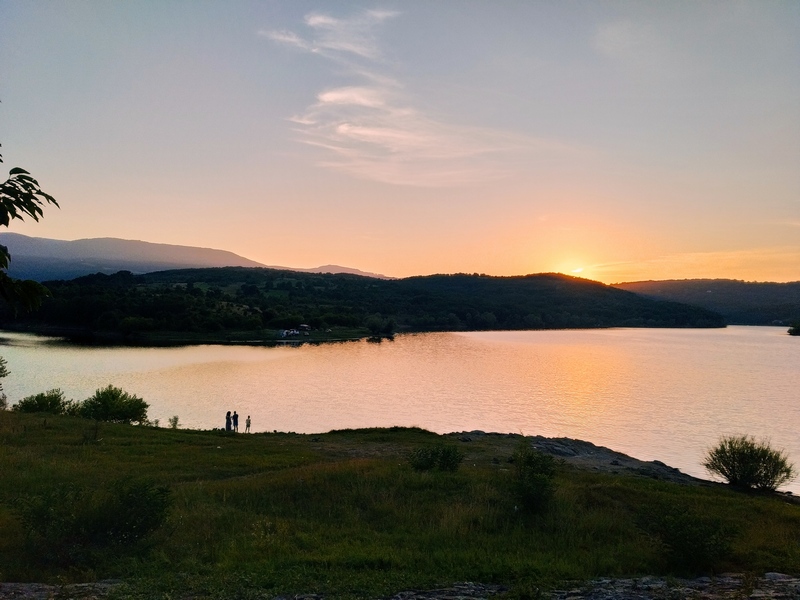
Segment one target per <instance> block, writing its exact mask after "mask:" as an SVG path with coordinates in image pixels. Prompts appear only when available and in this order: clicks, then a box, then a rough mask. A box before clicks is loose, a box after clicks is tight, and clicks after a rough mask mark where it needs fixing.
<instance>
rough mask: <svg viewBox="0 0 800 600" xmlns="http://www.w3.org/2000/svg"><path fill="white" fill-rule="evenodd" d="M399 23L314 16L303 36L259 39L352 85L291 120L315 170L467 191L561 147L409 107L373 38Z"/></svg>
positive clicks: (381, 17)
mask: <svg viewBox="0 0 800 600" xmlns="http://www.w3.org/2000/svg"><path fill="white" fill-rule="evenodd" d="M397 16H399V13H396V12H392V11H378V10H371V11H364V12H361V13H358V14H356V15H354V16H352V17H350V18H347V19H339V18H334V17H331V16H328V15H325V14H321V13H311V14H309V15H307V16H306V18H305V25H306V27H307V30H308V31H307V32H306V33H307V35H305V36H301V35H299V34H297V33H295V32H291V31H261V32H259V34H260V35H263V36H265V37H267V38H269V39H270V40H272V41H273V42H276V43H278V44H281V45H283V46H286V47H292V48H296V49H299V50H301V51H304V52H308V53H312V54H315V55H318V56H320V57H322V58H323V59H325V60H327V61H329V62H331V63H332V64H334V65H335V66H336V67H337V70H336V73H337V75H338V76H342V75H343V76H344V77H345V78H346V79H348V80H350V81H351V84H350V85H339V86H331V87H326V88H324V89H322V90H320V91H319V92H318V93H317V95H316V101H315V102H314V103H312V104H310V105H308V106H306V107H305V109H304V110H303V111H302V112H301V113H299V114H297V115H294V116H293V117H291V118H290V119H289V120H290V121H291V122H292V123H294V124H295V126H296V127H295V132H296V133H297V135H298V140H299V141H301V142H302V143H305V144H307V145H309V146H311V147H314V148H317V149H319V150H320V152H322V158H321V159H319V161H318V164H319V165H321V166H324V167H326V168H329V169H333V170H336V171H340V172H344V173H347V174H349V175H352V176H355V177H358V178H362V179H370V180H374V181H380V182H383V183H389V184H394V185H411V186H424V187H452V186H460V185H468V184H472V183H477V182H481V181H487V180H492V179H496V178H499V177H503V176H504V175H507V174H508V173H509V170H508V167H507V163H508V158H509V156H510V154H512V153H519V152H521V151H523V150H526V149H527V150H531V149H534V150H535V149H539V150H553V149H561V150H563V149H564V148H563V146H561V145H559V144H553V143H550V142H546V141H541V140H531V139H528V138H524V137H523V136H518V135H512V134H509V133H504V132H498V131H495V130H491V129H487V128H479V127H468V126H461V125H454V124H448V123H444V122H441V121H437V120H435V119H432V118H430V117H428V116H427V115H425V114H424V113H423V112H421V111H420V110H418V109H417V108H415V107H414V106H413V102H411V101H410V100H409V98H408V96H407V95H406V93H405V90H404V87H403V85H402V84H401V83H400V82H399V81H398V80H397V79H395V78H394V77H392V76H391V75H389V74H387V71H388V72H390V68H391V64H390V63H389V61H387V60H386V58H385V56H384V55H383V53H382V51H381V49H380V44H379V41H378V37H377V33H376V32H377V31H378V29H379V27H380V26H382V25H383V24H385V23H386V22H388V21H390V20H392V19H394V18H396V17H397Z"/></svg>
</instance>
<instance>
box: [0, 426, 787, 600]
mask: <svg viewBox="0 0 800 600" xmlns="http://www.w3.org/2000/svg"><path fill="white" fill-rule="evenodd" d="M473 440H474V441H472V442H469V443H462V442H459V441H458V440H457V438H455V437H452V436H438V435H435V434H433V433H430V432H427V431H423V430H419V429H399V428H398V429H372V430H357V431H341V432H330V433H325V434H319V435H297V434H288V433H273V434H256V435H244V434H238V435H233V434H225V433H223V432H216V431H190V430H170V429H157V428H151V427H134V426H126V425H111V424H96V423H94V422H91V421H86V420H82V419H78V418H69V417H53V416H46V415H42V414H18V413H11V412H2V411H0V581H43V582H47V581H62V582H66V581H93V580H98V579H107V578H119V579H123V580H124V581H125V582H126V585H125V586H124V587H123V588H122V590H123V591H121V592H119V593H120V594H122V595H124V596H125V597H141V598H152V597H163V598H168V597H169V598H181V597H193V598H250V597H253V598H255V597H274V596H276V595H279V594H297V593H324V594H327V595H328V596H329V597H352V598H359V597H372V598H375V597H380V596H385V595H390V594H392V593H395V592H397V591H400V590H404V589H421V588H429V587H436V586H442V585H447V584H450V583H453V582H457V581H475V582H482V583H501V584H504V585H507V586H509V588H510V592H509V595H510V596H512V597H519V598H523V597H531V596H532V595H534V592H535V590H536V589H539V588H547V587H548V586H552V585H555V584H556V583H557V582H559V581H562V580H565V579H587V578H592V577H597V576H632V575H642V574H651V575H696V574H700V573H719V572H723V571H739V572H742V571H744V572H753V573H763V572H765V571H781V572H787V573H795V574H796V573H800V505H797V504H792V503H788V502H786V500H785V499H783V498H781V497H778V496H768V495H755V494H744V493H740V492H734V491H731V490H729V489H727V488H726V487H724V486H719V485H716V486H685V485H683V486H682V485H677V484H670V483H665V482H660V481H655V480H652V479H647V478H640V477H632V476H622V475H617V476H614V475H604V474H598V473H591V472H588V471H580V470H577V469H573V468H569V467H567V466H565V465H561V466H559V467H558V468H557V470H556V474H555V476H554V479H553V484H554V487H553V490H554V491H553V495H552V498H551V500H550V501H549V502H547V503H546V504H544V505H543V506H541V507H538V508H536V509H534V510H527V509H525V507H524V505H523V504H522V503H521V501H520V497H519V496H518V493H517V489H518V488H517V485H516V470H515V465H514V464H510V463H509V462H508V459H509V457H510V456H512V454H513V453H514V452H515V450H516V449H517V448H518V447H519V444H520V443H521V442H522V440H523V438H521V436H512V435H487V436H482V437H480V438H473ZM442 444H444V445H446V446H451V445H452V446H457V447H458V449H459V450H460V451H461V452H463V453H464V460H463V462H462V463H461V465H460V467H459V469H458V470H457V471H455V472H447V471H437V470H433V471H422V472H419V471H415V470H413V469H412V468H411V465H410V463H409V460H408V457H409V454H410V453H411V452H412V451H413V450H415V449H418V448H422V447H437V446H439V445H442ZM126 519H127V520H126ZM150 530H152V531H150ZM147 531H150V532H149V533H147V535H142V534H143V533H145V532H147ZM76 540H78V542H76Z"/></svg>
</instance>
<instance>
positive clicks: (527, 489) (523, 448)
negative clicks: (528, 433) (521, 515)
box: [512, 440, 556, 513]
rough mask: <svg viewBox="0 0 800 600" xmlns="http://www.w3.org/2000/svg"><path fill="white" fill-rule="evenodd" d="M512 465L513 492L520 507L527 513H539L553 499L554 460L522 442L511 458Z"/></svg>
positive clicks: (527, 443)
mask: <svg viewBox="0 0 800 600" xmlns="http://www.w3.org/2000/svg"><path fill="white" fill-rule="evenodd" d="M512 462H513V464H514V491H515V494H516V497H517V500H518V501H519V503H520V505H521V507H522V508H523V509H524V510H526V511H528V512H532V513H534V512H539V511H541V510H542V509H543V508H545V507H546V506H547V504H548V503H549V502H550V500H551V499H552V497H553V491H554V489H555V488H554V484H553V478H554V476H555V472H556V463H555V459H554V458H553V457H552V456H550V455H549V454H544V453H543V452H539V451H538V450H535V449H534V448H532V447H531V445H530V443H529V442H527V441H524V440H523V441H522V442H521V443H520V445H519V446H518V447H517V449H516V451H515V452H514V454H513V456H512Z"/></svg>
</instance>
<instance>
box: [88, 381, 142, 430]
mask: <svg viewBox="0 0 800 600" xmlns="http://www.w3.org/2000/svg"><path fill="white" fill-rule="evenodd" d="M148 407H149V405H148V404H147V402H145V401H144V400H142V399H141V398H139V397H138V396H134V395H132V394H129V393H128V392H126V391H124V390H122V389H120V388H117V387H114V386H112V385H109V386H108V387H105V388H102V389H99V390H97V391H96V392H95V393H94V395H93V396H90V397H89V398H87V399H86V400H84V401H83V402H82V403H80V405H79V406H78V408H77V411H76V412H77V414H78V415H79V416H81V417H84V418H87V419H95V420H97V421H107V422H110V423H128V424H131V423H139V424H144V423H147V409H148Z"/></svg>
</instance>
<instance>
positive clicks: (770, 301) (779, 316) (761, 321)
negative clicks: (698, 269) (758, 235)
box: [614, 279, 800, 325]
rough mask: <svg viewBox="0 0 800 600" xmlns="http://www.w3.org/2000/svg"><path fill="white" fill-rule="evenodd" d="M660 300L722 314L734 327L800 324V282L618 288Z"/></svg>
mask: <svg viewBox="0 0 800 600" xmlns="http://www.w3.org/2000/svg"><path fill="white" fill-rule="evenodd" d="M614 287H618V288H620V289H623V290H627V291H630V292H635V293H637V294H642V295H645V296H648V297H650V298H654V299H657V300H670V301H672V302H684V303H686V304H693V305H695V306H702V307H703V308H707V309H709V310H713V311H714V312H718V313H719V314H721V315H722V316H723V317H725V320H726V321H727V322H728V323H730V324H736V325H788V324H790V323H792V322H795V321H800V281H795V282H791V283H759V282H748V281H737V280H734V279H683V280H667V281H637V282H633V283H620V284H617V285H615V286H614Z"/></svg>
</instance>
